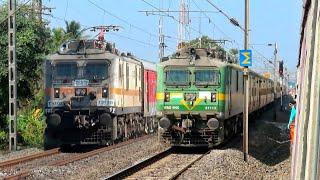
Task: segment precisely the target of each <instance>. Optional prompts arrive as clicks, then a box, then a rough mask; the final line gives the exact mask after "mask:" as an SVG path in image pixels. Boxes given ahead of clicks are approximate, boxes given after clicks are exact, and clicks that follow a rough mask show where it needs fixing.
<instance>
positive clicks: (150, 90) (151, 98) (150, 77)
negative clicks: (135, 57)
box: [144, 69, 157, 116]
mask: <svg viewBox="0 0 320 180" xmlns="http://www.w3.org/2000/svg"><path fill="white" fill-rule="evenodd" d="M156 82H157V74H156V72H155V71H152V70H147V69H146V70H145V71H144V86H145V87H144V91H145V93H144V99H145V104H144V115H145V116H154V115H155V114H156Z"/></svg>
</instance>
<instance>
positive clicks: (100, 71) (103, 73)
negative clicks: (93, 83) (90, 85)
mask: <svg viewBox="0 0 320 180" xmlns="http://www.w3.org/2000/svg"><path fill="white" fill-rule="evenodd" d="M85 77H86V78H88V79H90V80H93V79H99V80H103V79H106V78H107V77H108V66H107V63H88V64H87V65H86V67H85Z"/></svg>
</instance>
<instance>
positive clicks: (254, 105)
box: [156, 48, 273, 147]
mask: <svg viewBox="0 0 320 180" xmlns="http://www.w3.org/2000/svg"><path fill="white" fill-rule="evenodd" d="M157 71H158V78H157V95H156V97H157V111H158V112H157V117H158V118H159V125H160V127H161V128H162V137H163V138H164V139H165V140H168V141H170V143H171V144H172V145H173V146H206V147H212V146H217V145H219V144H221V143H222V142H223V141H225V140H226V139H228V138H229V137H231V136H232V135H234V134H236V133H237V132H239V130H240V129H241V122H242V120H241V119H242V113H243V98H244V81H243V70H242V68H241V67H240V66H239V65H237V64H234V63H229V62H228V61H227V60H226V58H225V56H224V55H223V54H222V53H221V52H220V51H218V50H207V49H194V48H184V49H181V50H180V51H178V52H177V53H176V55H175V56H174V57H171V58H170V59H167V60H166V61H162V62H161V63H159V64H158V66H157ZM249 80H250V102H249V104H250V107H249V112H250V113H251V114H255V113H256V112H259V111H260V110H262V109H263V108H264V107H265V106H267V105H268V104H270V103H271V102H272V101H273V89H272V87H273V82H272V81H271V80H269V79H266V78H264V77H262V76H260V75H258V74H256V73H254V72H250V75H249Z"/></svg>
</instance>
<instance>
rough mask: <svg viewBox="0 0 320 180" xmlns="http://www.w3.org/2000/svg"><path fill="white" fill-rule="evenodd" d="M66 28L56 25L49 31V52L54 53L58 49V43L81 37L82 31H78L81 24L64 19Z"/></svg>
mask: <svg viewBox="0 0 320 180" xmlns="http://www.w3.org/2000/svg"><path fill="white" fill-rule="evenodd" d="M65 23H66V30H65V29H63V28H61V27H58V28H53V29H52V32H51V38H50V43H49V46H50V47H49V48H50V52H51V53H54V52H56V51H57V50H58V48H59V47H60V45H61V44H62V43H64V42H66V41H68V40H72V39H80V38H82V33H81V31H80V29H81V26H80V24H79V23H78V22H76V21H70V22H68V21H66V22H65Z"/></svg>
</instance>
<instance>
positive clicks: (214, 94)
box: [211, 93, 217, 102]
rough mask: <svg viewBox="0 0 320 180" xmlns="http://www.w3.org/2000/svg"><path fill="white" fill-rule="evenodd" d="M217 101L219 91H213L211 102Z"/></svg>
mask: <svg viewBox="0 0 320 180" xmlns="http://www.w3.org/2000/svg"><path fill="white" fill-rule="evenodd" d="M216 101H217V93H211V102H216Z"/></svg>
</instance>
